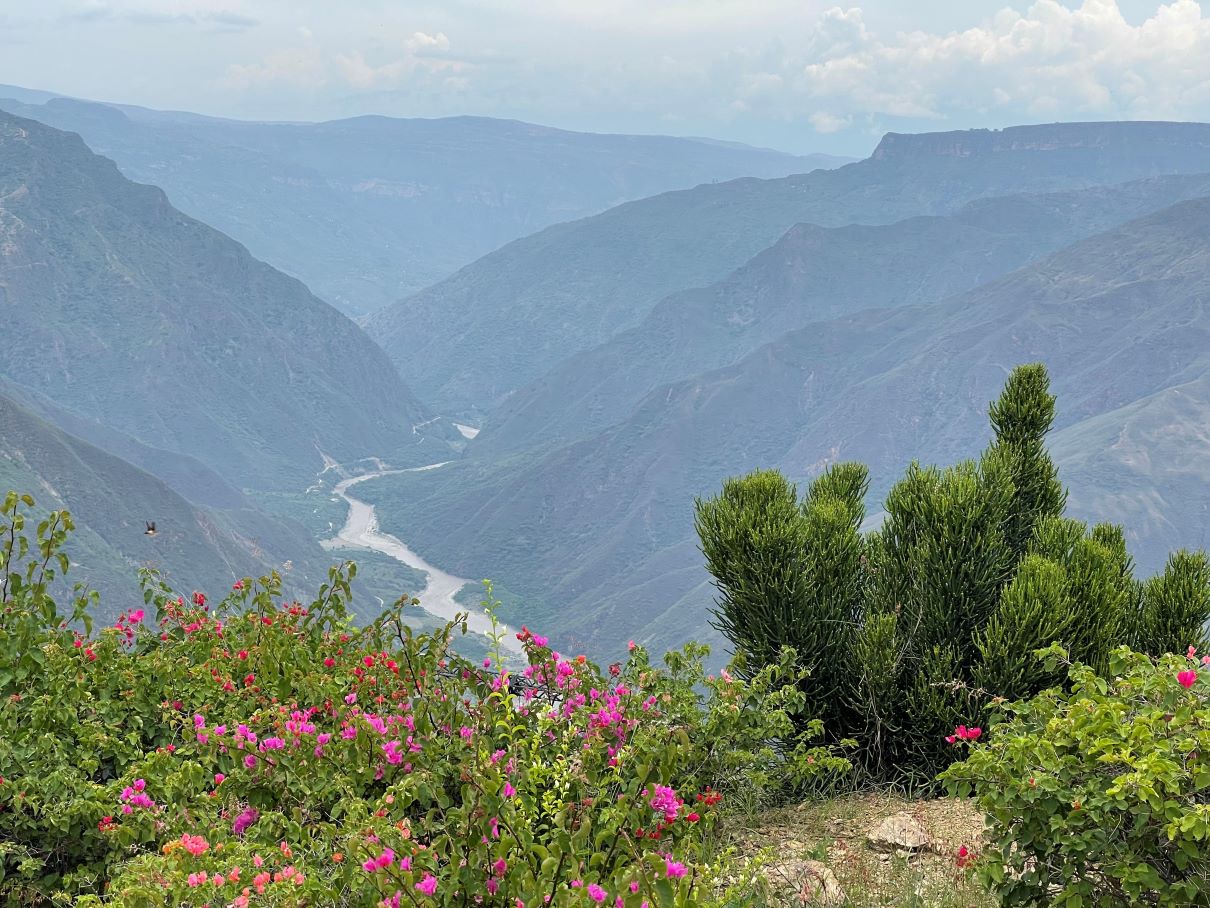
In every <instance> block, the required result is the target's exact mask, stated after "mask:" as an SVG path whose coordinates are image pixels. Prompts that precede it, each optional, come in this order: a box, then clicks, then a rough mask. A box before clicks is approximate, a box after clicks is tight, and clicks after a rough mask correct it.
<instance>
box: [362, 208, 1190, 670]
mask: <svg viewBox="0 0 1210 908" xmlns="http://www.w3.org/2000/svg"><path fill="white" fill-rule="evenodd" d="M937 256H938V258H939V259H941V260H944V258H945V256H944V254H943V253H942V251H941V250H938V252H937ZM1207 299H1210V200H1208V199H1199V200H1195V201H1189V202H1183V203H1180V204H1177V205H1174V206H1171V207H1169V208H1167V209H1164V210H1163V211H1160V212H1157V213H1155V214H1153V215H1149V216H1147V217H1144V218H1141V219H1138V220H1134V221H1131V222H1129V223H1127V224H1124V225H1122V226H1120V227H1117V228H1115V229H1113V230H1110V231H1108V232H1106V233H1102V234H1098V235H1096V236H1093V237H1090V238H1088V239H1086V240H1083V241H1080V242H1078V243H1075V244H1074V245H1071V246H1069V247H1067V248H1065V249H1063V250H1061V251H1059V252H1057V253H1055V254H1054V255H1052V256H1050V257H1048V258H1045V259H1042V260H1040V261H1038V262H1036V263H1034V264H1032V265H1028V266H1026V267H1024V268H1022V269H1020V270H1018V271H1015V272H1013V273H1010V274H1008V275H1006V276H1004V277H1002V278H1000V279H998V280H995V281H993V282H991V283H988V284H986V285H984V286H982V287H979V288H977V289H975V290H972V291H970V292H968V293H965V294H961V295H959V296H956V297H951V298H949V299H947V300H944V301H942V302H939V303H932V304H926V305H917V306H904V307H900V308H897V309H890V310H886V309H884V310H865V311H860V312H855V313H852V314H850V315H847V316H845V317H843V318H839V319H832V320H828V321H821V322H817V323H814V324H810V325H806V326H804V327H801V328H799V329H797V330H794V331H791V332H789V333H786V334H784V335H782V336H781V337H780V338H778V339H777V340H775V341H774V342H772V343H768V344H766V345H764V346H761V347H758V348H757V349H755V350H753V351H752V352H750V353H748V354H747V355H746V356H744V357H743V358H742V359H740V360H739V361H737V362H735V363H733V364H731V365H728V366H726V367H724V368H721V369H716V370H714V371H708V372H704V373H701V374H697V375H694V376H692V377H687V378H685V379H682V380H680V381H676V382H673V383H671V384H667V385H664V386H661V387H658V388H656V389H655V390H653V391H651V392H650V393H649V394H647V395H646V396H645V397H643V398H642V399H641V400H639V401H638V403H637V404H636V405H635V406H633V407H632V408H631V410H630V411H629V412H628V413H627V414H626V415H625V417H624V418H622V419H620V420H618V421H616V422H615V423H614V424H613V425H611V426H609V427H608V428H606V429H604V430H601V431H598V432H596V433H593V434H591V435H589V436H587V437H585V438H584V439H583V440H580V441H576V442H573V443H570V444H559V443H557V442H556V443H551V444H549V445H547V446H546V447H545V448H544V449H534V450H529V451H521V452H516V453H513V454H509V455H507V456H504V455H501V456H500V457H499V458H498V459H497V460H495V461H493V462H491V463H486V462H476V461H475V460H474V459H471V460H468V461H466V462H464V463H461V464H457V465H454V466H451V467H450V468H448V471H446V472H444V473H443V474H442V475H440V476H434V477H428V478H427V479H426V482H423V483H422V482H418V481H416V480H415V479H414V478H406V477H400V478H391V479H383V480H381V481H379V482H377V483H372V484H368V485H367V486H366V487H365V488H364V493H363V494H364V496H365V497H367V498H373V499H374V500H375V501H376V502H378V503H380V504H381V509H380V513H381V514H382V515H383V524H384V529H386V530H388V531H389V530H390V529H391V527H392V525H393V523H397V524H398V525H401V526H402V525H406V526H407V527H408V528H409V531H410V532H411V533H412V534H413V536H415V537H416V538H423V539H424V540H425V545H426V549H425V551H424V554H425V555H426V557H429V558H432V559H434V560H436V561H437V562H438V563H441V564H443V565H445V566H446V567H447V568H449V569H451V570H455V571H460V572H471V573H479V574H491V575H492V576H493V577H495V578H497V579H498V580H499V581H500V582H501V583H502V584H503V585H504V586H506V587H508V588H509V589H510V590H511V591H512V592H514V593H517V594H519V595H520V596H521V597H522V598H523V600H525V599H533V600H535V601H537V602H539V603H541V604H540V605H538V606H535V607H534V608H533V610H532V614H531V613H527V614H525V615H524V616H522V617H523V618H524V619H525V620H530V619H531V618H532V621H531V623H539V622H542V621H543V620H545V621H546V623H548V624H550V625H552V626H554V627H555V628H556V629H557V630H558V631H559V633H561V634H563V635H564V636H565V638H568V639H570V638H572V637H575V638H578V639H579V640H584V641H594V646H595V647H596V648H597V651H599V652H602V651H608V650H610V649H611V648H612V647H616V645H617V644H618V642H619V639H624V636H625V635H627V634H628V635H630V636H636V637H638V636H641V637H643V638H644V639H646V640H648V641H650V642H652V644H653V645H659V646H663V645H668V644H672V643H675V642H677V641H678V640H681V639H684V638H685V637H686V636H689V635H693V634H696V633H698V631H699V630H700V628H701V627H702V626H703V625H704V624H705V622H706V618H707V609H708V606H709V602H710V594H709V591H708V589H707V588H706V586H705V584H704V581H705V579H706V578H705V574H704V572H703V570H702V568H701V566H700V556H698V555H697V553H696V550H695V545H694V540H693V537H692V501H693V497H694V496H695V495H710V494H713V493H714V492H715V491H716V490H717V488H718V486H719V483H720V482H721V480H722V479H723V478H724V477H726V476H728V475H734V474H738V473H743V472H747V471H748V470H751V469H753V468H756V467H761V466H777V467H780V468H782V469H784V470H785V471H786V472H787V473H788V474H789V475H790V476H792V477H793V478H795V479H798V480H804V479H807V478H809V477H811V476H814V475H817V474H818V472H819V471H820V470H821V469H823V467H824V466H825V465H827V464H828V463H833V462H835V461H837V460H848V459H853V460H860V461H864V462H866V463H868V464H870V466H871V469H872V473H873V476H874V478H875V491H874V494H872V496H871V502H870V505H871V510H872V511H877V508H878V503H879V501H880V500H881V495H882V494H883V493H884V492H885V490H886V488H887V487H888V486H889V485H890V484H891V482H893V481H894V480H895V479H896V478H897V477H898V476H899V475H900V473H901V471H902V470H903V468H904V467H905V466H906V465H907V463H908V461H909V459H910V458H913V457H918V458H920V459H921V460H924V461H926V462H939V463H950V462H953V461H955V460H957V459H961V458H964V457H968V456H973V455H975V454H977V453H978V452H979V451H980V450H981V448H982V447H983V445H984V444H985V442H986V440H987V438H988V437H989V429H988V426H987V417H986V413H987V404H988V401H990V400H991V399H992V398H993V397H994V396H995V395H996V394H997V392H998V390H999V388H1000V386H1001V384H1002V383H1003V380H1004V378H1005V376H1006V375H1007V374H1008V371H1009V370H1010V369H1011V368H1012V367H1013V366H1014V365H1017V364H1018V363H1022V362H1030V361H1037V360H1040V361H1043V362H1045V363H1046V364H1047V365H1048V367H1049V368H1050V370H1051V373H1052V377H1053V380H1054V386H1055V391H1056V392H1057V394H1058V396H1059V410H1060V417H1059V425H1058V429H1059V431H1058V432H1057V433H1056V435H1055V439H1054V444H1055V450H1056V454H1057V455H1058V456H1059V459H1060V466H1061V467H1062V468H1067V467H1068V466H1069V465H1070V468H1071V475H1069V476H1066V477H1065V478H1066V479H1068V480H1069V481H1070V482H1071V484H1072V509H1073V511H1074V513H1075V514H1076V516H1081V517H1086V518H1089V519H1098V520H1099V519H1106V518H1107V519H1121V518H1124V517H1127V516H1131V515H1135V516H1140V515H1141V516H1145V517H1146V519H1145V520H1142V521H1141V522H1140V523H1139V525H1138V526H1137V527H1134V529H1135V531H1136V537H1135V538H1134V539H1133V543H1134V551H1135V554H1136V556H1137V557H1138V559H1139V561H1140V563H1141V565H1142V566H1143V567H1144V568H1145V569H1147V570H1152V569H1155V568H1156V567H1157V566H1158V565H1159V562H1160V561H1161V559H1162V558H1163V556H1164V553H1165V552H1166V551H1167V550H1168V549H1169V548H1171V547H1173V546H1175V545H1197V544H1199V543H1200V542H1201V541H1202V539H1203V537H1204V535H1205V533H1206V529H1207V525H1206V522H1205V519H1206V514H1207V504H1208V498H1207V493H1206V492H1205V486H1204V485H1202V486H1200V487H1199V485H1198V484H1199V482H1201V480H1202V478H1203V477H1202V474H1203V473H1204V470H1202V469H1201V467H1199V464H1202V463H1205V462H1206V453H1207V452H1206V449H1205V438H1204V433H1203V432H1201V430H1200V429H1199V428H1198V427H1197V426H1198V425H1200V423H1196V424H1186V422H1185V419H1186V418H1190V419H1194V420H1197V419H1200V417H1201V415H1202V414H1203V413H1204V411H1205V410H1206V408H1207V407H1208V406H1210V401H1208V400H1206V399H1203V398H1204V397H1205V394H1206V389H1207V388H1208V387H1210V320H1208V319H1210V316H1208V314H1207V311H1206V306H1207V304H1206V300H1207ZM1115 429H1116V432H1117V433H1118V434H1117V436H1116V437H1115V434H1114V433H1115ZM1144 452H1145V455H1144ZM1144 512H1145V513H1144Z"/></svg>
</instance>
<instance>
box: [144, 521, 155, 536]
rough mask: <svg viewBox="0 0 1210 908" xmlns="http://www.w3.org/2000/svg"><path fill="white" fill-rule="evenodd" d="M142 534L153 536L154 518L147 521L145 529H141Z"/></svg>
mask: <svg viewBox="0 0 1210 908" xmlns="http://www.w3.org/2000/svg"><path fill="white" fill-rule="evenodd" d="M143 535H144V536H154V535H155V521H154V520H151V521H148V522H147V529H145V530H144V531H143Z"/></svg>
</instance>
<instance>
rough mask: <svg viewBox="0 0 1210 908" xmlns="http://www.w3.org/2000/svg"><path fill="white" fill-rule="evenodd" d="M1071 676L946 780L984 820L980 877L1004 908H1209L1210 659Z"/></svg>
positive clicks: (1021, 706)
mask: <svg viewBox="0 0 1210 908" xmlns="http://www.w3.org/2000/svg"><path fill="white" fill-rule="evenodd" d="M1065 658H1066V654H1065V653H1064V652H1063V651H1062V650H1061V649H1059V648H1058V647H1054V648H1052V649H1051V650H1050V651H1049V654H1048V655H1047V660H1048V662H1049V666H1048V668H1049V669H1050V670H1054V669H1055V668H1056V667H1057V666H1058V665H1059V664H1060V663H1062V662H1063V661H1064V660H1065ZM1070 675H1071V681H1072V689H1071V692H1070V694H1064V693H1063V692H1062V691H1061V690H1060V689H1054V690H1051V691H1047V692H1046V693H1043V694H1041V695H1039V696H1037V697H1035V698H1034V699H1032V700H1030V701H1027V702H1023V703H1015V704H1011V705H1006V706H1004V707H1003V709H1004V712H1005V713H1006V716H1005V718H1004V720H1003V721H1001V722H999V723H998V724H996V725H995V727H994V728H993V729H992V730H991V732H990V734H988V735H986V736H983V740H984V741H985V743H979V744H976V745H975V746H973V747H972V749H971V752H970V753H969V755H968V756H967V759H966V760H965V762H962V763H957V764H955V765H953V766H951V767H950V768H949V769H948V770H947V771H946V773H945V774H944V778H945V780H946V782H947V784H948V785H949V786H950V788H951V790H953V791H955V792H956V793H958V794H963V795H965V794H968V793H970V792H972V791H973V792H974V794H975V796H976V798H977V801H978V803H979V805H980V806H981V807H982V808H983V810H984V811H985V812H986V814H987V819H988V824H989V829H988V847H986V849H985V850H984V851H983V853H982V854H981V855H980V856H979V857H978V859H977V860H975V862H974V865H975V871H976V872H977V873H978V875H979V876H980V877H981V878H982V879H983V881H984V882H985V883H987V884H988V885H989V886H990V887H991V888H992V889H993V891H995V893H996V894H997V896H998V898H999V900H1000V903H1001V904H1002V905H1065V906H1105V908H1111V906H1112V908H1116V906H1127V905H1165V906H1173V908H1176V906H1191V905H1207V904H1210V704H1208V703H1207V693H1208V689H1207V684H1210V657H1207V656H1204V655H1200V654H1199V653H1198V651H1197V650H1196V648H1194V647H1192V646H1191V647H1189V651H1188V652H1187V653H1185V654H1171V655H1166V656H1162V657H1160V658H1158V659H1153V658H1150V657H1148V656H1146V655H1143V654H1140V653H1134V652H1131V651H1130V650H1129V649H1126V648H1122V649H1120V650H1117V651H1116V652H1114V653H1113V655H1112V656H1111V661H1110V669H1109V672H1108V674H1107V675H1106V676H1105V677H1101V676H1098V675H1097V674H1096V673H1095V672H1093V671H1092V669H1090V668H1088V667H1087V666H1083V665H1075V666H1072V667H1071V668H1070ZM976 737H979V736H976ZM956 746H957V747H959V748H961V747H964V746H968V745H964V744H962V743H961V742H958V743H957V744H956Z"/></svg>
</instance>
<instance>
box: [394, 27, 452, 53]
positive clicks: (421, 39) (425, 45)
mask: <svg viewBox="0 0 1210 908" xmlns="http://www.w3.org/2000/svg"><path fill="white" fill-rule="evenodd" d="M403 46H404V47H405V48H407V50H408V51H409V52H410V53H413V54H418V53H424V52H425V51H442V52H444V51H447V50H449V49H450V39H449V38H447V37H446V36H445V32H437V34H435V35H426V34H425V33H424V32H416V33H415V34H413V35H412V37H410V38H408V39H407V41H405V42H404V45H403Z"/></svg>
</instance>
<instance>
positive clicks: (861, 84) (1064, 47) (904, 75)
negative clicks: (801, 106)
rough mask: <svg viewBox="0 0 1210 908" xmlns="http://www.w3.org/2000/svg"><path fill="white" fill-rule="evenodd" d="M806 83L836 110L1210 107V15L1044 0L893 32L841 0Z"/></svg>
mask: <svg viewBox="0 0 1210 908" xmlns="http://www.w3.org/2000/svg"><path fill="white" fill-rule="evenodd" d="M807 46H808V48H809V50H810V52H811V53H810V58H809V59H807V60H806V61H805V63H804V65H803V66H802V69H801V80H800V83H799V87H800V90H801V91H802V92H803V93H804V94H805V95H806V96H807V97H808V98H810V99H812V100H814V101H816V102H823V103H826V104H827V105H828V106H829V107H831V108H833V109H844V110H847V111H860V112H862V113H869V114H876V115H886V116H893V117H908V118H931V119H942V118H946V119H953V118H955V117H961V116H962V115H963V114H966V113H971V112H976V113H987V112H994V111H1001V112H1003V114H1005V115H1006V118H1007V119H1011V118H1012V117H1013V116H1016V115H1030V116H1039V117H1051V116H1063V117H1066V118H1070V117H1073V116H1080V115H1086V116H1096V117H1127V118H1133V117H1141V116H1146V117H1157V118H1158V117H1198V116H1203V117H1204V116H1206V115H1207V114H1210V110H1208V109H1207V105H1208V104H1210V20H1207V19H1205V18H1203V16H1202V13H1201V7H1200V5H1199V3H1197V2H1195V0H1173V2H1171V3H1168V4H1166V5H1163V6H1160V7H1158V9H1157V10H1156V11H1155V13H1154V14H1153V15H1152V16H1150V17H1149V18H1147V19H1146V20H1145V21H1143V22H1141V23H1139V24H1137V25H1132V24H1130V23H1129V22H1127V20H1126V19H1125V17H1124V16H1123V15H1122V13H1121V10H1120V9H1119V7H1118V5H1117V3H1116V2H1115V0H1084V2H1083V3H1082V4H1081V5H1080V6H1079V7H1077V8H1074V9H1073V8H1069V7H1066V6H1063V5H1062V4H1060V3H1058V2H1056V0H1038V2H1036V3H1034V4H1033V5H1032V6H1031V7H1029V8H1028V9H1027V10H1026V11H1024V12H1017V11H1014V10H1011V9H1006V10H1003V11H1001V12H1000V13H998V14H997V15H995V16H994V17H993V18H992V19H990V20H989V21H988V22H987V23H985V24H984V25H981V26H979V27H976V28H969V29H966V30H963V31H953V32H948V33H930V32H927V31H915V32H907V33H902V34H899V35H896V36H894V37H893V38H891V39H882V38H878V37H875V36H874V35H873V34H871V32H870V30H868V29H867V28H866V25H865V22H864V20H863V16H862V12H861V10H860V9H856V8H855V9H849V10H839V9H834V10H830V11H828V12H827V13H825V15H824V16H823V18H822V19H821V21H820V23H819V26H818V28H817V30H816V33H815V34H814V35H813V36H812V37H811V39H810V40H809V41H808V42H807Z"/></svg>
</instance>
